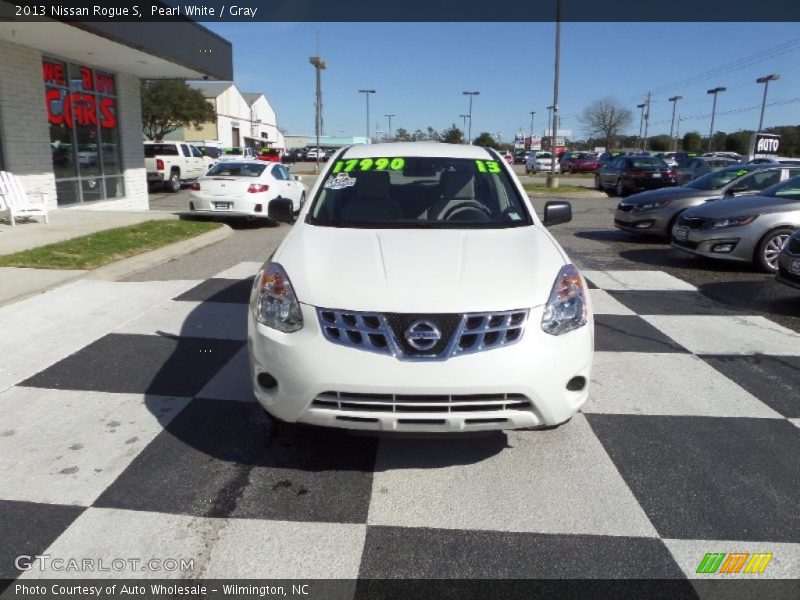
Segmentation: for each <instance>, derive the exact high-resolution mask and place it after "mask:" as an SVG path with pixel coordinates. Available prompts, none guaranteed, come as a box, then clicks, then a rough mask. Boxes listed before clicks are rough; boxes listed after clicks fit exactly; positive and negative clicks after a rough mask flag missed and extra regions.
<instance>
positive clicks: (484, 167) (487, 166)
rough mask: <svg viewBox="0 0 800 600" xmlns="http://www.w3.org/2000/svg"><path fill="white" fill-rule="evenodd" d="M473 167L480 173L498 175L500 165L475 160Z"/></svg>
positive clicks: (494, 161)
mask: <svg viewBox="0 0 800 600" xmlns="http://www.w3.org/2000/svg"><path fill="white" fill-rule="evenodd" d="M475 166H477V167H478V171H480V172H481V173H500V172H501V169H500V164H499V163H498V162H497V161H496V160H476V161H475Z"/></svg>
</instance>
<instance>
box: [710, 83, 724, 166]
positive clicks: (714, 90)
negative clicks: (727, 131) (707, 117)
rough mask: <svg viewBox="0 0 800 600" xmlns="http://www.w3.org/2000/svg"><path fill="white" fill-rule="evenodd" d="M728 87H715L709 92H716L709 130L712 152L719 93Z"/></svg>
mask: <svg viewBox="0 0 800 600" xmlns="http://www.w3.org/2000/svg"><path fill="white" fill-rule="evenodd" d="M727 89H728V88H724V87H715V88H714V89H713V90H708V91H707V92H706V93H707V94H714V104H713V105H712V107H711V129H710V130H709V132H708V151H709V152H711V142H712V140H713V139H714V115H715V113H716V112H717V94H719V93H720V92H724V91H725V90H727Z"/></svg>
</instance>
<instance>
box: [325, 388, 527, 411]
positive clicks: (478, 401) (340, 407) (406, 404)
mask: <svg viewBox="0 0 800 600" xmlns="http://www.w3.org/2000/svg"><path fill="white" fill-rule="evenodd" d="M311 407H312V408H323V409H329V410H336V411H355V412H390V413H438V414H445V413H446V414H452V413H468V412H506V411H509V410H525V411H529V410H531V407H532V403H531V400H530V398H528V397H527V396H525V395H524V394H515V393H496V394H435V395H434V394H425V395H413V394H353V393H348V392H336V391H328V392H322V393H321V394H318V395H317V397H316V398H314V400H313V401H312V402H311Z"/></svg>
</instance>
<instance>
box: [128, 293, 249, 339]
mask: <svg viewBox="0 0 800 600" xmlns="http://www.w3.org/2000/svg"><path fill="white" fill-rule="evenodd" d="M115 333H137V334H144V335H159V334H161V333H167V334H170V335H177V336H180V337H202V338H212V339H228V340H246V339H247V308H246V307H245V306H243V305H241V304H231V303H224V302H172V301H169V302H164V303H163V304H161V305H159V306H157V307H155V308H154V309H153V310H151V311H148V312H146V313H145V314H143V315H142V316H141V317H139V318H137V319H135V320H133V321H131V322H130V323H127V324H126V325H124V326H123V327H120V328H119V329H117V330H116V332H115Z"/></svg>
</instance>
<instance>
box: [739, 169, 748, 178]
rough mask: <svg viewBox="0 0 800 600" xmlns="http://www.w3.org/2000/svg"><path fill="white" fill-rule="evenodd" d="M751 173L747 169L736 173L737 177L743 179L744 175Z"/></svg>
mask: <svg viewBox="0 0 800 600" xmlns="http://www.w3.org/2000/svg"><path fill="white" fill-rule="evenodd" d="M749 172H750V171H748V170H747V169H739V170H738V171H736V176H737V177H741V176H742V175H747V174H748V173H749Z"/></svg>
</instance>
